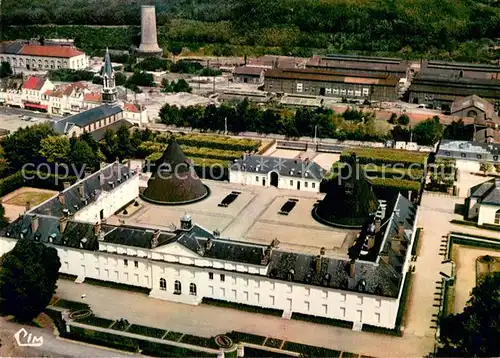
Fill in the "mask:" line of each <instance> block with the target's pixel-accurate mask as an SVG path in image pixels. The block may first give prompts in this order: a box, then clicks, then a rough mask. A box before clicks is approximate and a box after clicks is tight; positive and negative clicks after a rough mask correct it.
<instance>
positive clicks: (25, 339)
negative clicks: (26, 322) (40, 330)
mask: <svg viewBox="0 0 500 358" xmlns="http://www.w3.org/2000/svg"><path fill="white" fill-rule="evenodd" d="M14 338H15V339H16V342H17V345H18V346H19V347H40V346H41V345H43V337H42V336H40V337H36V336H33V335H32V334H31V333H28V331H27V330H25V329H24V328H21V329H20V330H19V331H17V332H16V334H14Z"/></svg>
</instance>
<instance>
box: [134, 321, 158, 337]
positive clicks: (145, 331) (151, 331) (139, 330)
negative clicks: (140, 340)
mask: <svg viewBox="0 0 500 358" xmlns="http://www.w3.org/2000/svg"><path fill="white" fill-rule="evenodd" d="M127 332H130V333H135V334H140V335H142V336H148V337H153V338H161V337H163V336H164V335H165V333H166V330H164V329H159V328H153V327H146V326H141V325H138V324H133V325H131V326H130V327H129V328H128V329H127Z"/></svg>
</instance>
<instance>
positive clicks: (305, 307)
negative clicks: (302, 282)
mask: <svg viewBox="0 0 500 358" xmlns="http://www.w3.org/2000/svg"><path fill="white" fill-rule="evenodd" d="M310 306H311V304H310V303H309V301H305V302H304V311H306V312H309V307H310Z"/></svg>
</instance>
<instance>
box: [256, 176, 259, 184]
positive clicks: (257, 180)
mask: <svg viewBox="0 0 500 358" xmlns="http://www.w3.org/2000/svg"><path fill="white" fill-rule="evenodd" d="M255 181H256V182H257V183H258V182H259V176H258V175H257V176H256V177H255Z"/></svg>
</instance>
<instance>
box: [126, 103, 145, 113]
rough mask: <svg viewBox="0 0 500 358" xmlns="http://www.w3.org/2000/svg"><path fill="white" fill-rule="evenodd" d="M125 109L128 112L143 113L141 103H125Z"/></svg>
mask: <svg viewBox="0 0 500 358" xmlns="http://www.w3.org/2000/svg"><path fill="white" fill-rule="evenodd" d="M123 109H124V110H125V111H127V112H133V113H141V107H140V105H139V104H135V103H124V104H123Z"/></svg>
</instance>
